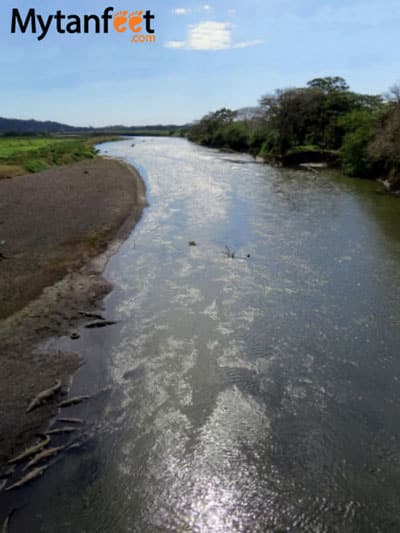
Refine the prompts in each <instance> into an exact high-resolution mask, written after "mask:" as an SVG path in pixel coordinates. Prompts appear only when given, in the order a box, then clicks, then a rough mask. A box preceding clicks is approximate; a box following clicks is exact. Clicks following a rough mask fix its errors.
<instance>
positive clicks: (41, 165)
mask: <svg viewBox="0 0 400 533" xmlns="http://www.w3.org/2000/svg"><path fill="white" fill-rule="evenodd" d="M25 168H26V170H27V171H28V172H43V170H47V169H48V168H50V165H49V164H48V163H46V161H43V160H41V159H31V160H30V161H27V162H26V163H25Z"/></svg>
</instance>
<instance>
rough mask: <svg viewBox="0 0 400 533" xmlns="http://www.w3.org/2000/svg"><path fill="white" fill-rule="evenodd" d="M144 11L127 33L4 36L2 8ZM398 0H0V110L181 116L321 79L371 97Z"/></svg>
mask: <svg viewBox="0 0 400 533" xmlns="http://www.w3.org/2000/svg"><path fill="white" fill-rule="evenodd" d="M107 6H113V7H114V8H115V11H120V10H124V9H125V10H128V11H129V12H130V11H134V10H138V9H143V10H147V9H150V10H151V11H152V12H153V13H154V14H155V17H156V18H155V20H154V22H153V26H154V28H155V30H156V36H157V43H156V44H150V43H149V44H134V43H131V42H130V37H129V36H130V35H132V33H130V32H129V31H128V32H126V33H120V34H119V33H117V32H115V31H114V30H112V29H111V31H110V33H109V34H108V35H104V34H100V35H96V34H90V35H68V34H64V35H60V34H57V33H56V32H55V30H54V29H50V31H49V34H48V35H47V37H46V38H45V39H43V40H42V41H40V42H39V41H38V40H37V38H36V36H35V35H32V34H25V35H21V34H15V35H12V34H11V32H10V23H11V9H12V8H13V7H18V8H19V10H20V12H21V14H22V15H24V14H25V13H26V11H27V10H28V9H29V8H31V7H33V8H35V9H36V13H37V14H41V15H42V16H46V17H47V16H48V15H49V14H54V13H55V11H56V10H57V9H61V10H62V11H63V13H65V14H72V13H76V14H81V15H82V14H85V13H87V14H89V13H96V14H101V13H102V12H103V10H104V8H106V7H107ZM399 28H400V2H399V0H384V1H382V0H354V1H353V0H335V1H334V0H246V1H245V2H239V1H238V0H229V1H228V0H215V1H213V0H206V1H193V0H179V1H175V0H138V1H137V2H136V1H135V2H131V1H127V0H115V2H113V1H112V0H109V2H108V3H107V2H104V1H103V0H97V1H96V2H94V1H93V0H91V1H88V0H80V1H79V2H78V1H77V0H42V1H38V0H2V3H1V6H0V47H1V53H0V68H1V72H2V81H1V84H0V102H1V106H0V116H7V117H16V118H36V119H40V120H44V119H49V120H57V121H60V122H66V123H70V124H73V125H81V126H85V125H93V126H100V125H105V124H126V125H131V124H154V123H185V122H189V121H192V120H194V119H197V118H200V117H201V116H202V115H203V114H205V113H207V112H208V111H210V110H215V109H218V108H220V107H224V106H226V107H231V108H239V107H243V106H248V105H249V106H251V105H255V104H257V101H258V99H259V98H260V96H261V95H263V94H267V93H270V92H272V91H273V90H274V89H276V88H280V87H293V86H300V85H304V84H305V83H306V82H307V81H308V80H310V79H312V78H314V77H317V76H325V75H340V76H343V77H344V78H346V80H347V81H348V83H349V84H350V86H351V87H352V89H354V90H356V91H360V92H368V93H382V92H385V91H386V90H387V89H388V87H389V86H390V85H392V84H393V83H395V82H396V81H399V80H400V53H399V50H400V31H399Z"/></svg>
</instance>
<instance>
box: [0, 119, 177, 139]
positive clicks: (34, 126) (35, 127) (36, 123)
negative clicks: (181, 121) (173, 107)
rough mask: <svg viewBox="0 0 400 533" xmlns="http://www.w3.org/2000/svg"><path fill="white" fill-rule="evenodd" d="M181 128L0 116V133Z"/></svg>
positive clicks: (129, 130) (134, 131)
mask: <svg viewBox="0 0 400 533" xmlns="http://www.w3.org/2000/svg"><path fill="white" fill-rule="evenodd" d="M179 128H181V126H177V125H175V124H168V125H154V126H123V125H118V126H104V127H100V128H91V127H90V128H78V127H76V126H70V125H68V124H61V123H60V122H52V121H50V120H47V121H40V120H34V119H30V120H20V119H16V118H2V117H0V135H10V134H15V135H28V134H31V135H35V134H44V133H53V134H60V133H79V132H89V133H91V132H93V133H98V132H101V133H107V132H110V133H121V134H124V133H125V134H130V133H131V134H134V133H139V132H140V133H144V134H146V133H147V134H150V135H151V133H152V132H157V133H158V134H161V133H163V132H165V133H169V132H171V131H175V130H177V129H179Z"/></svg>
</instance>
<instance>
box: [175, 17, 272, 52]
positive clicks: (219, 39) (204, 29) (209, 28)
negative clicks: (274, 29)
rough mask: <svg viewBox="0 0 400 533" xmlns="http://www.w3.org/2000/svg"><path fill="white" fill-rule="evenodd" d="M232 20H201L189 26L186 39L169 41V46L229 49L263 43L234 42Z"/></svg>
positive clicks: (193, 48)
mask: <svg viewBox="0 0 400 533" xmlns="http://www.w3.org/2000/svg"><path fill="white" fill-rule="evenodd" d="M232 29H233V24H232V23H231V22H215V21H207V22H200V23H199V24H194V25H191V26H189V29H188V38H187V40H186V41H168V42H167V43H166V44H165V46H166V47H167V48H185V49H187V50H229V49H232V48H248V47H250V46H256V45H258V44H261V43H262V41H260V40H253V41H243V42H239V43H233V42H232Z"/></svg>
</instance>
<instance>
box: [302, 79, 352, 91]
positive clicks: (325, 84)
mask: <svg viewBox="0 0 400 533" xmlns="http://www.w3.org/2000/svg"><path fill="white" fill-rule="evenodd" d="M307 86H308V87H310V88H311V89H319V90H320V91H322V92H323V93H325V94H328V93H330V92H332V91H338V92H345V91H348V90H349V89H350V87H349V86H348V85H347V82H346V80H344V79H343V78H341V77H340V76H327V77H326V78H314V79H313V80H311V81H309V82H308V83H307Z"/></svg>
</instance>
